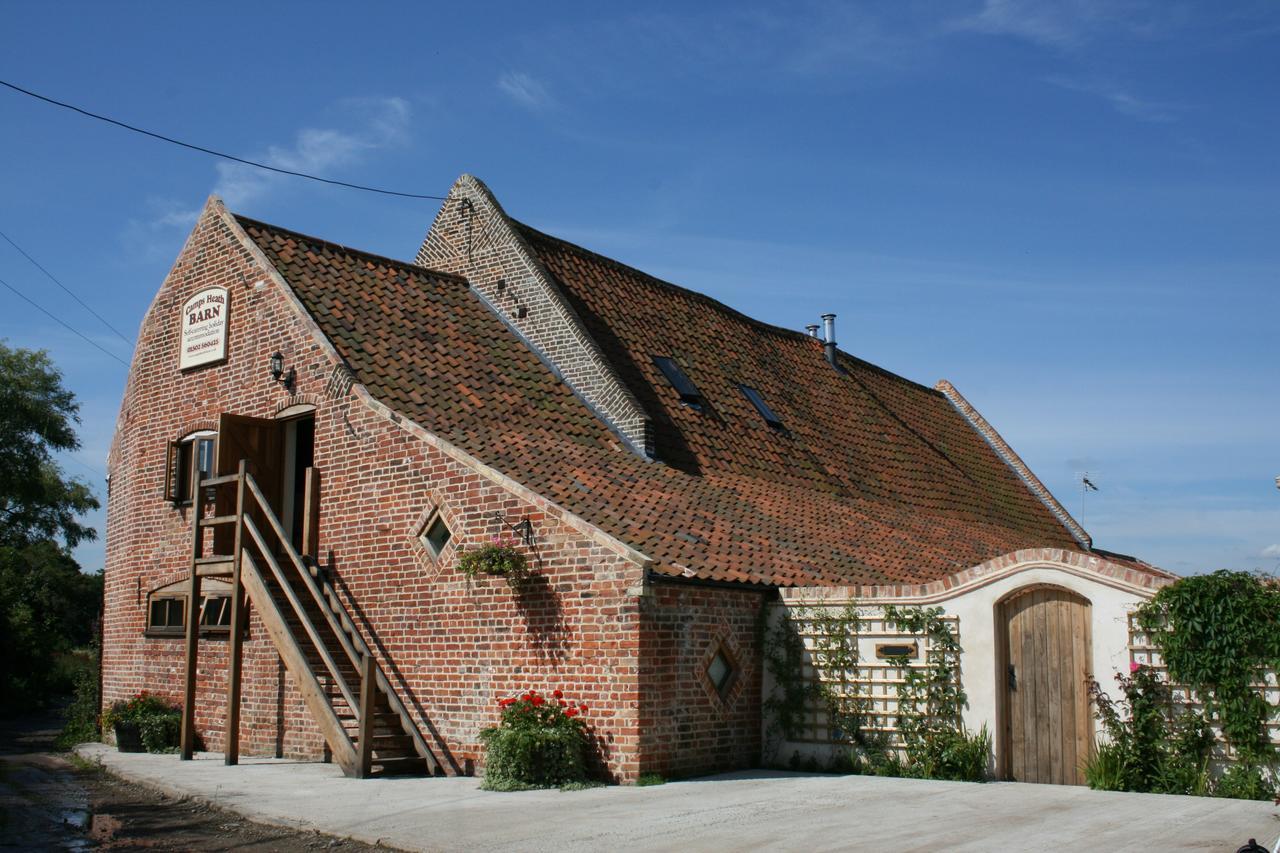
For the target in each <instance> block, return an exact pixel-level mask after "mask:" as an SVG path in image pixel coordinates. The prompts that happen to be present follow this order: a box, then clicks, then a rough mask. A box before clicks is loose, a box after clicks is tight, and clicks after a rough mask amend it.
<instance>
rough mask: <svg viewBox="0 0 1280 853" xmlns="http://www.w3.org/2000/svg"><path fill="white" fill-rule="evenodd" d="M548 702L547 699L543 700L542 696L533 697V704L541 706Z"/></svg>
mask: <svg viewBox="0 0 1280 853" xmlns="http://www.w3.org/2000/svg"><path fill="white" fill-rule="evenodd" d="M546 701H547V700H546V699H543V698H542V697H541V696H537V695H535V696H534V697H533V704H535V705H541V704H543V703H544V702H546Z"/></svg>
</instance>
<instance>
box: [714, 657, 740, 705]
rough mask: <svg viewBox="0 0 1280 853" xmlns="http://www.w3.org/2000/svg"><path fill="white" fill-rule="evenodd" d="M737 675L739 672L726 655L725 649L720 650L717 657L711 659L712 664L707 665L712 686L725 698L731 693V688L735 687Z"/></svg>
mask: <svg viewBox="0 0 1280 853" xmlns="http://www.w3.org/2000/svg"><path fill="white" fill-rule="evenodd" d="M736 675H737V670H736V669H735V668H734V666H733V661H732V660H730V659H729V656H728V655H726V654H725V653H724V650H723V649H718V650H717V651H716V653H715V656H714V657H713V658H711V662H710V663H709V664H707V678H709V679H711V684H712V686H714V687H715V689H716V692H717V693H719V694H720V695H721V696H724V695H725V694H727V693H728V692H729V688H731V687H732V686H733V679H734V677H735V676H736Z"/></svg>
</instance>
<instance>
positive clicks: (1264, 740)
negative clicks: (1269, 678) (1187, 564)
mask: <svg viewBox="0 0 1280 853" xmlns="http://www.w3.org/2000/svg"><path fill="white" fill-rule="evenodd" d="M1136 616H1137V622H1138V625H1139V626H1140V627H1141V628H1142V630H1143V631H1144V632H1146V634H1147V636H1148V637H1149V638H1150V640H1151V643H1152V645H1154V646H1155V647H1156V648H1157V649H1159V650H1160V656H1161V657H1162V658H1163V659H1164V662H1165V665H1166V666H1167V667H1168V670H1169V678H1170V679H1171V680H1172V681H1173V682H1175V683H1177V684H1181V685H1184V686H1186V687H1188V688H1190V689H1191V690H1193V691H1194V692H1195V694H1196V695H1197V696H1198V697H1199V699H1200V701H1201V702H1203V703H1204V707H1205V713H1206V715H1207V716H1208V718H1209V720H1210V721H1211V722H1213V723H1215V724H1217V725H1218V726H1219V727H1220V728H1221V730H1222V734H1223V738H1224V739H1225V740H1226V742H1227V743H1228V744H1230V745H1231V747H1232V748H1233V749H1234V750H1235V752H1236V755H1237V756H1238V758H1239V759H1240V760H1241V761H1242V762H1244V763H1246V764H1268V763H1270V762H1272V761H1273V760H1274V758H1275V755H1276V749H1275V745H1274V744H1273V743H1272V742H1271V739H1270V737H1269V736H1268V729H1267V723H1268V722H1269V721H1270V720H1271V719H1272V718H1273V717H1275V716H1276V714H1277V708H1276V707H1275V706H1272V705H1271V704H1269V703H1268V702H1267V701H1266V698H1265V697H1264V696H1263V694H1262V692H1261V691H1259V690H1258V689H1257V688H1256V687H1255V685H1257V684H1261V683H1263V682H1264V681H1265V679H1266V675H1267V672H1268V671H1272V672H1274V671H1277V670H1280V585H1277V584H1276V581H1275V579H1274V578H1268V577H1264V576H1261V575H1254V574H1250V573H1248V572H1230V571H1217V572H1213V573H1212V574H1207V575H1193V576H1191V577H1185V578H1181V579H1180V580H1178V581H1177V582H1175V583H1173V584H1170V585H1169V586H1167V587H1164V588H1163V589H1161V590H1160V591H1159V592H1157V593H1156V595H1155V597H1154V598H1152V599H1151V600H1150V601H1148V602H1146V603H1144V604H1143V605H1142V606H1141V607H1139V608H1138V610H1137V613H1136Z"/></svg>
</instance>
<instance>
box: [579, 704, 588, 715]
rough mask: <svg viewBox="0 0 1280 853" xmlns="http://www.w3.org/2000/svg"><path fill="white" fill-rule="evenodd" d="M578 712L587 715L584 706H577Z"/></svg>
mask: <svg viewBox="0 0 1280 853" xmlns="http://www.w3.org/2000/svg"><path fill="white" fill-rule="evenodd" d="M578 710H579V711H581V712H582V713H584V714H585V713H587V706H586V705H579V706H578Z"/></svg>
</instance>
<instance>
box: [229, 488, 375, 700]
mask: <svg viewBox="0 0 1280 853" xmlns="http://www.w3.org/2000/svg"><path fill="white" fill-rule="evenodd" d="M249 484H250V486H251V487H252V484H253V480H252V479H249ZM244 527H245V530H247V531H249V538H250V539H252V540H253V542H254V544H255V545H257V546H258V552H259V553H261V554H262V558H263V559H264V560H266V562H267V565H268V566H269V567H270V568H271V573H272V574H273V575H274V576H275V579H276V583H277V584H279V585H280V587H281V589H283V590H284V594H285V597H286V598H287V599H288V600H289V605H290V606H291V607H293V612H294V613H295V614H297V616H298V621H300V622H301V623H302V627H303V629H304V630H306V632H307V635H308V636H309V637H310V638H311V642H312V644H313V645H314V646H315V647H316V651H317V652H319V653H320V658H321V659H322V660H323V661H324V664H325V666H326V667H327V668H328V669H329V673H330V674H331V675H332V676H333V680H334V682H335V683H336V684H337V685H338V689H339V690H341V691H342V698H344V699H346V700H347V705H348V706H350V708H351V713H353V714H358V713H359V711H360V706H359V705H358V704H357V703H356V697H355V695H354V694H353V693H352V692H351V688H350V687H348V686H347V680H346V679H345V678H343V677H342V671H341V670H339V669H338V665H337V664H336V663H335V662H334V660H333V656H332V655H330V654H329V649H328V647H326V646H325V644H324V642H323V641H322V640H321V639H320V634H319V632H318V631H316V627H315V625H313V624H312V623H311V617H310V616H308V615H307V612H306V610H304V609H303V607H302V602H301V601H299V600H298V595H297V593H295V592H294V591H293V587H292V586H290V585H289V581H288V579H287V578H285V576H284V572H283V571H281V569H280V563H279V562H277V561H276V558H275V557H274V556H273V555H272V553H271V549H269V548H268V547H267V543H266V541H265V540H264V539H263V538H262V534H261V533H259V532H258V525H256V524H254V523H253V519H252V518H250V517H249V516H248V515H245V518H244Z"/></svg>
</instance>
